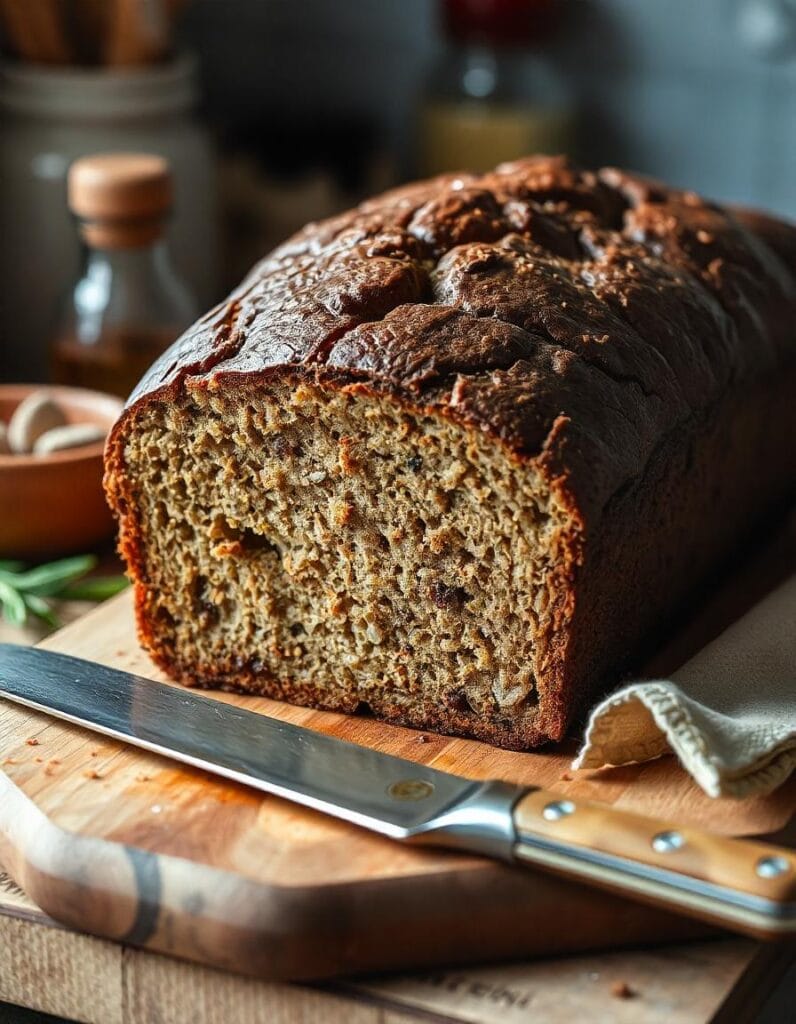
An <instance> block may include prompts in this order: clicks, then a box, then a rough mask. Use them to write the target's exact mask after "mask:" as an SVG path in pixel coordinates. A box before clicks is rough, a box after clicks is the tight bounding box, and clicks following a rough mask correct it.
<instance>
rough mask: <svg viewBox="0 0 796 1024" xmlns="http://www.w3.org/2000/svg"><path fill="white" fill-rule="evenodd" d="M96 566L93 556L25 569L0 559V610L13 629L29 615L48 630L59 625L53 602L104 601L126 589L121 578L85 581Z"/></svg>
mask: <svg viewBox="0 0 796 1024" xmlns="http://www.w3.org/2000/svg"><path fill="white" fill-rule="evenodd" d="M96 564H97V559H96V557H95V556H94V555H75V556H74V557H72V558H61V559H59V560H58V561H57V562H48V563H47V564H46V565H37V566H35V567H34V568H27V567H26V566H25V565H24V564H23V563H22V562H18V561H12V560H8V559H6V560H3V559H0V610H2V614H3V618H4V619H5V620H6V621H7V622H10V623H11V624H12V625H15V626H24V624H25V623H26V622H27V619H28V616H30V615H32V616H34V617H35V618H37V619H40V620H41V621H42V622H45V623H46V624H47V625H48V626H52V627H53V628H55V627H56V626H57V625H58V624H59V623H58V617H57V615H56V612H55V609H54V607H53V604H54V603H55V602H56V601H104V600H105V599H106V598H108V597H112V596H113V595H114V594H118V593H119V591H120V590H124V588H125V587H126V586H127V580H126V579H125V578H124V576H93V577H91V579H84V578H83V577H84V576H85V575H86V573H88V572H90V571H91V570H92V569H93V568H94V566H95V565H96Z"/></svg>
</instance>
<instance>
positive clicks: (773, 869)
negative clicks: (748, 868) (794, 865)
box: [755, 856, 791, 878]
mask: <svg viewBox="0 0 796 1024" xmlns="http://www.w3.org/2000/svg"><path fill="white" fill-rule="evenodd" d="M790 869H791V865H790V861H788V860H787V859H786V858H785V857H776V856H774V857H761V858H760V860H759V861H758V862H757V865H756V867H755V870H756V871H757V873H758V875H759V876H760V877H761V878H779V877H780V875H784V874H786V873H787V872H788V871H790Z"/></svg>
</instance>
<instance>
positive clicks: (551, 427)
mask: <svg viewBox="0 0 796 1024" xmlns="http://www.w3.org/2000/svg"><path fill="white" fill-rule="evenodd" d="M795 256H796V227H793V226H791V225H787V224H783V223H782V222H780V221H775V220H773V219H771V218H767V217H764V216H761V215H757V214H754V213H742V212H739V213H738V215H737V216H736V215H734V214H733V213H731V212H730V211H728V210H726V209H723V208H722V207H720V206H718V205H716V204H714V203H709V202H707V201H705V200H703V199H701V198H700V197H698V196H696V195H695V194H694V193H691V192H682V191H678V190H675V189H671V188H668V187H666V186H663V185H661V184H659V183H657V182H654V181H650V180H647V179H644V178H641V177H638V176H635V175H631V174H628V173H625V172H623V171H618V170H615V169H612V168H607V169H602V170H599V171H596V172H592V171H585V170H582V169H580V168H579V167H577V166H576V165H574V164H572V163H571V162H570V161H568V160H566V159H564V158H551V157H530V158H528V159H524V160H520V161H517V162H514V163H510V164H504V165H502V166H500V167H498V168H497V169H496V170H495V171H493V172H491V173H489V174H486V175H483V176H480V177H476V176H473V175H467V174H459V175H446V176H442V177H439V178H434V179H432V180H430V181H424V182H419V183H417V184H413V185H409V186H406V187H403V188H399V189H396V190H393V191H391V192H388V193H386V194H384V195H382V196H379V197H377V198H375V199H372V200H369V201H368V202H365V203H363V204H362V205H360V206H359V207H357V208H356V209H354V210H352V211H350V212H348V213H345V214H342V215H341V216H338V217H335V218H332V219H330V220H327V221H324V222H321V223H319V224H310V225H308V226H307V227H306V228H304V229H303V230H302V231H300V232H299V233H298V234H297V235H295V236H294V237H293V238H291V239H290V240H289V241H287V242H286V243H284V244H283V245H282V246H280V247H279V248H278V249H276V250H275V251H274V252H273V253H271V254H270V255H269V256H267V257H266V258H265V259H264V260H262V261H261V262H260V263H259V264H258V265H257V266H256V267H255V268H254V269H253V270H252V271H251V273H250V274H249V276H248V277H247V278H246V280H245V281H244V282H243V284H242V285H241V286H240V287H239V288H238V289H237V290H236V291H235V292H233V294H232V295H231V296H230V297H229V298H228V299H227V300H226V301H225V302H223V303H221V304H220V305H219V306H217V307H216V308H215V309H214V310H212V311H211V312H210V313H208V314H207V315H206V316H205V317H203V318H202V319H201V320H200V321H199V322H198V323H197V324H196V325H194V326H193V327H192V328H190V329H189V330H188V331H187V332H186V333H185V334H184V335H183V336H182V337H181V338H180V339H179V340H178V341H177V342H176V343H175V344H174V345H173V346H172V347H171V348H170V349H169V350H168V351H167V352H166V353H165V354H164V355H163V356H162V357H161V358H160V359H159V360H158V361H157V362H156V363H155V364H154V365H153V367H152V368H151V370H150V371H149V372H148V374H147V375H146V376H145V377H144V379H143V380H142V381H141V383H140V384H139V385H138V387H137V388H136V390H135V391H134V392H133V394H132V395H131V397H130V400H129V403H128V408H129V409H135V408H136V407H137V406H139V404H140V403H141V402H143V401H145V400H147V399H148V398H154V397H156V396H157V395H159V394H174V393H176V391H177V390H178V389H179V388H181V387H182V386H184V385H186V384H187V385H188V386H189V387H211V386H212V387H224V386H229V387H234V386H235V384H236V382H237V381H240V380H241V379H252V380H253V379H254V377H252V375H254V376H255V377H257V376H259V377H265V376H272V375H273V374H274V373H280V372H282V373H286V374H292V375H296V376H303V377H309V378H310V379H317V380H320V381H324V380H329V381H333V382H334V383H335V384H337V385H340V386H344V385H351V384H353V385H357V384H358V386H359V387H365V388H367V389H368V390H371V391H374V392H377V393H387V394H389V395H392V396H393V397H395V398H397V399H399V400H401V401H405V402H407V403H409V404H411V405H412V406H413V407H421V408H423V407H432V408H434V409H435V410H437V411H438V412H441V413H442V414H444V415H447V416H450V417H452V418H454V419H457V420H458V421H460V422H463V423H466V424H469V425H472V426H475V427H476V428H478V429H482V430H484V431H486V432H487V433H489V434H491V435H493V436H494V437H496V438H497V439H499V440H500V441H501V442H502V443H503V444H504V445H505V447H506V448H507V449H508V450H509V451H510V452H511V453H513V454H514V455H516V456H518V457H521V458H523V459H534V460H536V462H537V464H539V465H540V466H541V467H544V468H545V470H546V471H547V473H548V475H549V476H550V477H551V479H552V478H555V479H556V480H557V481H558V482H559V486H560V487H561V489H562V490H563V491H564V492H567V493H568V494H569V495H571V496H572V498H573V499H574V500H575V503H576V505H577V507H578V508H579V509H580V510H581V512H584V511H586V510H587V509H590V507H592V506H600V505H604V504H605V502H606V501H607V499H608V498H609V497H610V495H611V494H612V493H614V492H615V491H616V490H617V489H618V488H619V487H621V486H622V485H623V484H624V483H625V482H626V481H627V480H629V479H631V478H632V477H634V476H636V475H638V474H639V473H641V472H643V469H644V466H645V465H646V462H647V460H648V458H649V456H650V454H651V452H652V450H653V449H654V448H655V447H656V446H657V445H658V444H660V443H661V441H662V440H663V439H664V437H665V436H666V435H667V434H668V433H670V432H671V431H672V430H673V429H675V428H676V427H677V426H678V425H680V424H681V423H682V422H684V421H685V420H687V419H688V418H689V417H691V416H693V415H695V414H698V413H699V412H701V411H703V410H706V409H708V408H710V407H711V406H712V405H713V404H714V403H715V402H716V401H718V400H719V398H720V396H721V395H722V394H723V393H724V392H726V391H727V390H729V389H730V388H731V387H734V386H735V385H737V384H740V385H741V386H747V385H748V383H750V382H751V381H752V380H753V379H755V378H757V377H759V376H763V375H765V374H767V373H769V372H771V371H772V370H773V369H775V368H776V367H777V366H779V365H782V364H784V363H785V362H786V361H787V360H789V359H792V358H794V356H796V328H795V326H794V325H795V324H796V277H795V276H794V275H795V274H796V259H795V258H794V257H795Z"/></svg>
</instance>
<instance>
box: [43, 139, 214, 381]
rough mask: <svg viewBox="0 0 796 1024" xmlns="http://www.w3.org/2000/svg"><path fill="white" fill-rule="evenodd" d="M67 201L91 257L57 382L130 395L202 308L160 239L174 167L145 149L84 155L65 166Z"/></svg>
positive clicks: (70, 313)
mask: <svg viewBox="0 0 796 1024" xmlns="http://www.w3.org/2000/svg"><path fill="white" fill-rule="evenodd" d="M68 201H69V207H70V209H71V211H72V213H73V214H74V215H75V216H76V217H77V219H78V224H79V231H80V235H81V238H82V240H83V243H84V245H85V257H84V266H83V271H82V276H81V277H80V280H79V281H78V282H77V284H76V285H75V287H74V289H73V290H72V292H71V295H70V296H69V300H68V302H67V308H66V310H65V314H64V316H63V317H62V322H61V325H60V330H59V333H58V335H57V336H56V338H55V340H54V342H53V344H52V348H51V358H52V376H53V379H54V380H55V381H56V382H57V383H59V384H71V385H75V386H77V387H86V388H93V389H95V390H98V391H108V392H112V393H115V394H119V395H123V396H126V395H128V394H129V393H130V391H131V390H132V389H133V388H134V387H135V385H136V384H137V383H138V381H139V380H140V378H141V377H142V376H143V374H144V373H145V371H146V370H147V369H148V367H149V366H150V365H151V363H152V362H153V361H154V360H155V359H156V358H157V356H159V355H160V354H161V352H163V351H164V350H165V349H166V348H167V347H168V346H169V345H170V344H171V343H172V342H173V341H174V340H175V339H176V338H177V337H178V336H179V335H180V334H181V333H182V331H183V330H184V329H185V328H186V327H187V326H188V325H189V324H190V323H191V322H192V321H193V320H195V319H196V316H197V312H198V311H197V308H196V302H195V301H194V299H193V297H192V295H191V294H190V292H189V290H188V289H187V287H186V286H185V284H184V283H183V282H182V281H181V280H180V278H179V277H178V275H177V273H176V272H175V270H174V268H173V267H172V265H171V261H170V259H169V254H168V250H167V247H166V242H165V238H164V234H165V226H166V220H167V217H168V214H169V211H170V210H171V205H172V179H171V173H170V170H169V166H168V163H167V162H166V161H165V160H164V159H163V158H162V157H159V156H154V155H150V154H144V153H103V154H98V155H95V156H87V157H82V158H81V159H79V160H76V161H75V162H74V163H73V164H72V166H71V168H70V170H69V177H68Z"/></svg>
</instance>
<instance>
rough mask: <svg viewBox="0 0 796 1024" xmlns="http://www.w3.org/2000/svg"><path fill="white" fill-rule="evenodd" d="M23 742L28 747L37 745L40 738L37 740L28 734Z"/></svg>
mask: <svg viewBox="0 0 796 1024" xmlns="http://www.w3.org/2000/svg"><path fill="white" fill-rule="evenodd" d="M25 742H26V743H27V745H28V746H29V747H38V745H39V743H40V742H41V741H40V740H37V739H36V737H35V736H29V737H28V738H27V739H26V740H25Z"/></svg>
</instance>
